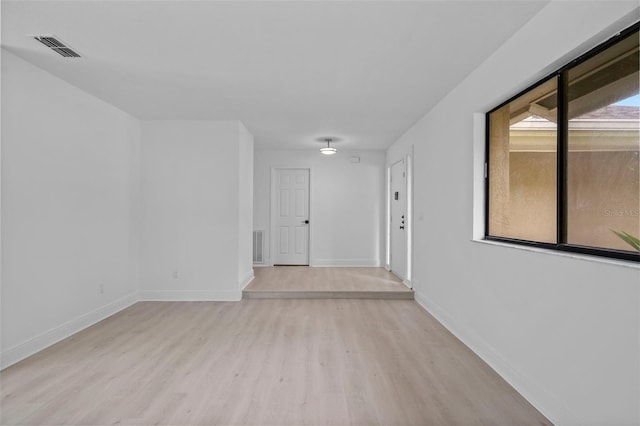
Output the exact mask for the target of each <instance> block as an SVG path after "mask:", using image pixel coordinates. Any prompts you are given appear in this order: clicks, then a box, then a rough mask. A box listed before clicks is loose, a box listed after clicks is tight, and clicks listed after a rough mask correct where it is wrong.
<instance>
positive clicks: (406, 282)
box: [402, 278, 413, 288]
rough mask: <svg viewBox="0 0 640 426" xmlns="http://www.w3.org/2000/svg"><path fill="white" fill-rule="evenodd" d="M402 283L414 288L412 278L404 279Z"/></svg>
mask: <svg viewBox="0 0 640 426" xmlns="http://www.w3.org/2000/svg"><path fill="white" fill-rule="evenodd" d="M402 284H404V285H406V286H407V287H408V288H413V284H411V280H408V279H406V278H405V279H404V280H402Z"/></svg>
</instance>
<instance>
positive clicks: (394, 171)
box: [389, 161, 407, 280]
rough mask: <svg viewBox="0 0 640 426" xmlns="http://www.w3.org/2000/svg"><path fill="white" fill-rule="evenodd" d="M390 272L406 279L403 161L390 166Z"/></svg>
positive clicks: (405, 186)
mask: <svg viewBox="0 0 640 426" xmlns="http://www.w3.org/2000/svg"><path fill="white" fill-rule="evenodd" d="M389 202H390V204H391V221H390V222H391V272H393V274H394V275H396V276H397V277H398V278H400V279H402V280H404V279H406V278H407V211H406V210H407V177H406V168H405V163H404V161H398V162H397V163H395V164H394V165H392V166H391V200H390V201H389Z"/></svg>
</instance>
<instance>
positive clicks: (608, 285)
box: [387, 1, 640, 425]
mask: <svg viewBox="0 0 640 426" xmlns="http://www.w3.org/2000/svg"><path fill="white" fill-rule="evenodd" d="M637 8H638V4H637V2H626V3H619V2H562V1H558V2H552V3H550V4H549V5H548V6H547V7H546V8H545V9H543V10H542V11H541V12H540V14H538V15H537V16H536V17H534V18H533V19H532V20H531V21H530V22H529V23H528V24H527V25H525V26H524V27H523V28H522V29H521V30H520V31H519V32H518V33H517V34H516V35H515V36H514V37H513V38H512V39H510V40H509V41H508V42H507V43H505V44H504V45H503V46H502V47H501V48H500V49H499V50H498V51H497V52H496V53H495V54H494V55H492V56H491V57H489V58H488V59H487V60H486V61H485V62H484V63H483V64H482V65H481V66H480V67H479V68H478V69H477V70H476V71H474V72H473V73H472V74H471V75H469V76H468V77H467V79H466V80H465V81H464V82H463V83H461V84H460V85H459V86H458V87H457V88H456V89H454V90H453V91H452V92H450V93H449V94H448V95H447V96H446V97H445V98H444V99H443V100H442V101H441V102H440V103H439V104H438V105H437V106H436V107H435V108H433V109H432V110H431V111H430V112H429V113H428V114H427V115H426V116H425V117H424V118H423V119H422V120H420V121H419V122H418V123H417V124H416V125H415V126H413V127H412V128H411V129H410V130H409V131H407V133H406V134H405V135H404V136H403V137H402V138H400V140H399V141H398V142H397V143H396V144H395V145H393V146H392V147H391V148H390V149H389V150H388V153H387V155H388V158H389V160H391V159H393V158H397V157H398V156H401V155H402V154H403V153H406V152H408V151H409V149H410V146H411V145H414V155H415V156H414V164H415V178H414V183H415V188H414V194H415V195H414V201H415V210H414V211H415V217H416V221H415V233H414V237H415V239H414V247H415V262H414V265H415V268H414V275H413V285H414V289H415V290H416V299H417V300H418V301H419V302H420V303H421V304H423V306H425V307H426V308H427V309H428V310H429V311H430V312H432V313H433V314H434V315H435V316H436V317H437V318H438V319H439V320H440V321H441V322H443V323H444V324H445V325H446V326H447V327H448V328H449V329H450V330H451V331H453V332H454V333H455V334H456V335H457V336H458V337H459V338H460V339H461V340H462V341H464V342H465V343H466V344H467V345H469V346H470V347H471V348H472V349H473V350H474V351H476V352H477V353H478V354H480V356H481V357H483V358H484V359H485V360H486V361H487V362H488V363H489V364H490V365H491V366H492V367H493V368H495V369H496V370H497V371H498V372H499V373H500V374H501V375H503V377H505V378H506V379H507V380H508V381H509V382H510V383H511V384H513V385H514V387H516V389H518V390H519V391H520V392H521V393H522V394H523V395H524V396H525V397H526V398H527V399H528V400H529V401H531V402H532V403H533V404H534V405H535V406H536V407H538V408H539V409H540V410H541V411H542V412H543V413H544V414H545V415H547V416H548V417H549V418H550V419H551V420H552V421H553V422H554V423H556V424H583V425H586V424H592V425H596V424H600V425H601V424H625V425H626V424H640V314H639V311H640V268H638V265H633V266H630V265H625V264H623V263H621V262H613V261H612V262H608V261H603V260H596V259H589V258H585V257H580V256H568V255H559V254H555V253H554V254H549V253H545V252H535V251H531V250H523V249H521V248H514V247H509V246H505V245H496V244H488V243H481V242H473V241H472V236H473V235H474V232H475V235H478V233H479V231H480V233H481V232H482V230H481V229H479V228H476V229H475V231H474V229H473V226H474V223H476V224H477V225H479V226H481V224H482V218H481V217H478V215H477V214H478V213H481V212H482V200H483V197H482V193H481V192H479V191H478V190H481V189H482V162H483V152H484V151H483V146H484V145H483V144H484V136H483V129H482V125H483V121H482V115H477V113H484V112H486V111H487V110H489V109H490V108H491V107H494V106H495V105H497V104H498V103H500V102H501V101H503V100H505V99H507V98H509V97H510V96H511V95H514V94H515V93H517V92H518V91H519V90H522V89H524V88H525V87H527V86H528V85H530V84H532V83H534V82H535V81H536V80H538V79H539V78H541V77H543V76H544V75H546V74H547V73H549V72H551V71H553V70H554V69H557V68H558V67H559V66H560V65H563V64H564V63H566V62H567V61H568V60H570V59H571V58H574V57H576V56H578V55H579V54H581V53H584V52H585V51H587V50H588V49H589V48H590V47H593V46H595V45H596V44H598V43H599V42H601V41H603V40H605V39H606V38H608V37H609V36H611V35H613V34H614V33H615V32H616V31H617V30H620V29H623V28H624V27H626V26H627V25H629V24H631V23H632V22H634V21H635V20H637V19H638V9H637ZM474 113H476V115H475V116H474ZM474 122H475V123H476V126H475V127H474ZM474 153H475V154H476V155H475V157H474ZM474 189H475V193H474ZM474 200H475V202H476V205H475V206H474ZM474 207H475V210H474ZM474 211H475V212H476V216H475V217H474ZM421 214H422V215H424V219H423V220H420V216H421Z"/></svg>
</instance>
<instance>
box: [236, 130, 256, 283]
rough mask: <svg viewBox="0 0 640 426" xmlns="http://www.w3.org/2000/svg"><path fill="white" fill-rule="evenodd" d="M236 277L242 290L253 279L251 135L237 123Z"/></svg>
mask: <svg viewBox="0 0 640 426" xmlns="http://www.w3.org/2000/svg"><path fill="white" fill-rule="evenodd" d="M238 127H239V129H238V132H239V134H238V148H239V150H240V151H239V155H238V178H239V181H238V197H239V199H238V201H239V205H238V219H239V222H238V277H239V281H238V283H239V287H240V289H241V290H242V289H243V288H244V287H245V286H246V285H247V284H249V282H250V281H251V280H252V279H253V135H252V134H251V133H249V131H248V130H247V128H246V127H245V126H244V125H243V124H242V123H240V122H238Z"/></svg>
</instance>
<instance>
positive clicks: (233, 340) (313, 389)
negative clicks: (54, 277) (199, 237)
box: [0, 299, 550, 426]
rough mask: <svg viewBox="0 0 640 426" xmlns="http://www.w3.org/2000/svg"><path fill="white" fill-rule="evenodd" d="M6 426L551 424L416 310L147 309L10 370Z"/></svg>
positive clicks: (192, 305)
mask: <svg viewBox="0 0 640 426" xmlns="http://www.w3.org/2000/svg"><path fill="white" fill-rule="evenodd" d="M0 384H1V389H0V398H1V399H0V423H2V424H3V425H45V424H46V425H54V424H55V425H60V424H84V425H103V424H131V425H133V424H136V425H151V424H171V425H336V426H337V425H388V424H403V425H487V424H491V425H514V424H518V425H546V424H550V422H549V421H548V420H547V419H546V418H545V417H544V416H543V415H542V414H540V413H539V412H538V411H537V410H536V409H535V408H534V407H532V406H531V405H530V404H529V403H528V402H527V401H526V400H525V399H524V398H522V397H521V396H520V395H519V394H518V393H517V392H516V391H515V390H514V389H513V388H511V387H510V386H509V385H508V384H507V383H506V382H505V381H504V380H503V379H502V378H500V377H499V376H498V375H497V374H496V373H495V372H494V371H493V370H492V369H491V368H489V367H488V366H487V365H486V364H485V363H484V362H483V361H482V360H480V359H479V358H478V357H477V356H476V355H475V354H473V352H472V351H471V350H469V349H468V348H467V347H466V346H464V345H463V344H462V343H461V342H460V341H458V340H457V339H456V338H455V337H454V336H452V335H451V334H450V333H449V332H448V331H447V330H446V329H444V328H443V327H442V326H441V325H440V324H439V323H438V322H437V321H435V320H434V319H433V318H432V317H431V316H430V315H429V314H428V313H426V312H425V311H424V310H423V309H422V308H421V307H420V306H419V305H417V304H416V303H415V302H414V301H409V300H351V299H338V300H333V299H331V300H289V299H282V300H242V301H240V302H140V303H137V304H135V305H133V306H131V307H129V308H127V309H125V310H123V311H121V312H119V313H118V314H116V315H113V316H112V317H110V318H108V319H106V320H104V321H102V322H100V323H98V324H96V325H94V326H92V327H89V328H87V329H86V330H83V331H82V332H80V333H77V334H75V335H73V336H71V337H70V338H68V339H65V340H63V341H62V342H60V343H58V344H56V345H54V346H52V347H50V348H48V349H46V350H44V351H41V352H39V353H38V354H36V355H34V356H32V357H30V358H27V359H25V360H24V361H22V362H20V363H18V364H15V365H13V366H11V367H9V368H7V369H5V370H3V371H2V372H0Z"/></svg>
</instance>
